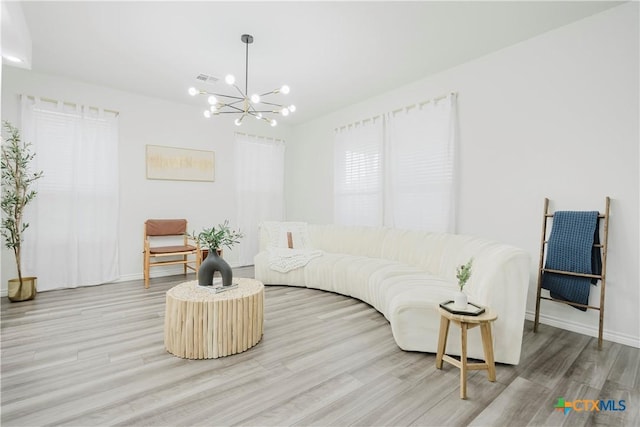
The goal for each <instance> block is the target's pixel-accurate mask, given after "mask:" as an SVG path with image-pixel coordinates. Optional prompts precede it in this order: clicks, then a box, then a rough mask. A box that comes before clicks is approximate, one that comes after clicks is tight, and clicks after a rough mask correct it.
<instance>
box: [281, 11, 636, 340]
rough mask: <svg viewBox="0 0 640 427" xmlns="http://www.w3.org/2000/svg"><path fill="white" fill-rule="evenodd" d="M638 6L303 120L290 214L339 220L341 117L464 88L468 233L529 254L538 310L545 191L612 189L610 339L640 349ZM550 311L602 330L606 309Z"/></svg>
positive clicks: (571, 200)
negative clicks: (336, 155)
mask: <svg viewBox="0 0 640 427" xmlns="http://www.w3.org/2000/svg"><path fill="white" fill-rule="evenodd" d="M638 7H639V5H638V3H636V2H633V3H628V4H625V5H622V6H619V7H616V8H613V9H610V10H608V11H605V12H603V13H600V14H598V15H595V16H592V17H590V18H587V19H584V20H582V21H579V22H576V23H574V24H571V25H568V26H565V27H562V28H560V29H557V30H554V31H552V32H549V33H546V34H543V35H541V36H538V37H536V38H533V39H530V40H528V41H525V42H522V43H519V44H517V45H514V46H512V47H509V48H507V49H504V50H501V51H499V52H496V53H493V54H491V55H487V56H485V57H483V58H480V59H478V60H475V61H473V62H469V63H467V64H464V65H461V66H459V67H456V68H454V69H450V70H448V71H446V72H443V73H441V74H439V75H436V76H433V77H428V78H425V79H423V80H420V81H417V82H415V83H413V84H411V85H408V86H404V87H401V88H398V89H397V90H395V91H392V92H389V93H385V94H382V95H380V96H378V97H376V98H373V99H370V100H368V101H366V102H363V103H361V104H358V105H354V106H351V107H349V108H345V109H343V110H340V111H337V112H335V113H332V114H330V115H328V116H325V117H322V118H319V119H317V120H315V121H313V122H310V123H307V124H304V125H301V126H297V127H296V128H294V129H293V133H294V135H293V139H294V140H295V141H296V143H295V144H294V145H291V146H290V147H289V151H288V155H287V170H286V172H287V181H286V182H287V186H286V189H285V190H286V197H287V217H288V219H291V220H305V221H309V222H314V223H330V222H332V221H333V172H332V164H333V129H334V128H335V127H337V126H340V125H344V124H347V123H351V122H353V121H356V120H359V119H363V118H366V117H370V116H371V115H373V114H377V113H381V112H386V111H390V110H393V109H395V108H399V107H402V106H405V105H409V104H412V103H415V102H419V101H423V100H427V99H430V98H432V97H436V96H439V95H442V94H445V93H447V92H450V91H456V92H458V106H459V125H460V147H459V161H460V164H459V166H460V168H459V170H460V174H459V179H460V181H459V182H460V184H459V189H460V193H459V215H458V232H460V233H465V234H475V235H481V236H485V237H490V238H493V239H495V240H499V241H503V242H506V243H509V244H513V245H516V246H519V247H521V248H523V249H525V250H527V251H529V252H530V254H531V280H530V284H529V298H528V303H527V310H528V317H529V318H531V317H532V314H533V312H534V310H535V289H536V281H537V271H536V270H537V264H538V258H539V251H540V247H539V244H540V233H541V226H542V209H543V200H544V198H545V197H549V198H550V199H551V209H552V210H602V209H603V208H604V202H605V196H610V197H611V198H612V205H611V224H610V235H609V243H610V249H609V260H608V270H607V276H608V277H607V294H606V305H605V307H606V309H605V323H604V328H605V338H606V339H609V340H613V341H617V342H621V343H624V344H628V345H633V346H636V347H639V346H640V316H639V313H640V310H638V306H639V305H640V286H639V285H638V283H639V276H640V275H639V271H638V265H639V262H638V261H639V255H640V253H639V249H638V246H639V227H638V218H639V216H640V215H639V210H638V198H639V189H640V187H639V175H638V166H639V162H638V160H639V158H638V157H639V153H638V141H639V138H640V135H639V131H638V126H639V122H638V117H639V108H638V98H639V85H638V76H639V68H638V62H639V53H638V50H639V46H638V39H639V34H638ZM443 42H446V41H443ZM418 54H419V53H418ZM592 289H593V288H592ZM598 289H599V287H598ZM597 302H598V291H596V292H592V295H591V303H592V304H593V305H598V304H597ZM541 312H542V321H543V322H544V323H548V324H552V325H554V326H559V327H563V328H567V329H570V330H574V331H577V332H581V333H585V334H589V335H597V325H598V312H597V311H595V310H590V311H588V312H587V313H583V312H580V311H578V310H576V309H573V308H571V307H567V306H564V305H561V304H557V303H550V302H543V306H542V311H541Z"/></svg>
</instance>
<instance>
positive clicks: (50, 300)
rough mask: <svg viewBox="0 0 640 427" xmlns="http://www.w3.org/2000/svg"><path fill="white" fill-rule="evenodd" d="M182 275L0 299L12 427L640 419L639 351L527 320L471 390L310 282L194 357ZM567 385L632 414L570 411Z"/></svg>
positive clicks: (449, 370) (271, 300)
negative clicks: (174, 349) (170, 321)
mask: <svg viewBox="0 0 640 427" xmlns="http://www.w3.org/2000/svg"><path fill="white" fill-rule="evenodd" d="M235 274H236V275H237V276H245V277H251V275H252V274H253V271H252V269H250V268H248V269H239V270H236V271H235ZM191 279H193V276H189V280H191ZM184 280H185V278H184V276H174V277H166V278H158V279H152V280H151V287H150V289H144V288H143V284H142V280H139V281H132V282H126V283H116V284H109V285H102V286H96V287H89V288H79V289H72V290H60V291H51V292H43V293H41V294H38V296H37V298H36V299H35V300H34V301H28V302H22V303H9V302H8V301H7V299H6V298H3V299H2V305H1V310H2V316H1V321H2V329H1V332H2V336H1V342H0V343H1V345H2V349H1V371H0V373H1V381H2V397H1V399H2V407H1V410H2V416H1V421H2V426H44V425H56V426H58V425H65V426H66V425H73V426H97V425H122V426H133V425H141V426H142V425H149V426H151V425H153V426H156V425H157V426H191V425H204V426H213V425H216V426H217V425H252V426H258V425H265V426H267V425H338V426H343V425H361V426H365V425H394V426H404V425H479V426H501V425H504V426H520V425H522V426H524V425H567V426H575V425H610V426H621V425H628V426H633V425H640V350H638V349H635V348H632V347H627V346H623V345H620V344H615V343H611V342H606V341H605V343H604V348H603V350H602V351H598V350H597V339H595V338H591V337H587V336H583V335H579V334H575V333H572V332H567V331H563V330H560V329H556V328H552V327H549V326H546V325H541V327H540V330H539V332H538V333H537V334H533V333H532V325H531V323H530V322H526V324H525V327H524V332H525V333H524V342H523V356H522V359H521V363H520V364H519V365H518V366H510V365H502V364H498V365H497V381H496V382H495V383H490V382H488V381H487V379H486V372H479V371H476V372H471V373H470V375H469V380H468V390H467V393H468V399H467V400H464V401H463V400H460V399H459V398H458V393H459V388H458V387H459V371H458V369H456V368H454V367H452V366H451V365H448V364H445V365H444V368H443V369H442V370H437V369H435V355H433V354H428V353H416V352H405V351H402V350H400V349H399V348H398V347H397V346H396V344H395V342H394V340H393V337H392V335H391V329H390V327H389V324H388V322H387V321H386V320H385V318H384V317H383V316H382V315H381V314H380V313H378V312H377V311H376V310H375V309H373V308H371V307H370V306H368V305H366V304H364V303H362V302H360V301H357V300H355V299H352V298H349V297H345V296H342V295H336V294H332V293H328V292H323V291H319V290H313V289H306V288H295V287H282V286H269V287H267V289H266V293H265V295H266V300H265V330H264V337H263V339H262V341H261V342H260V343H259V344H258V345H257V346H255V347H253V348H251V349H249V350H248V351H246V352H244V353H240V354H237V355H233V356H229V357H224V358H220V359H211V360H183V359H180V358H177V357H175V356H173V355H171V354H169V353H167V352H166V351H165V350H164V346H163V319H164V304H165V292H166V291H167V290H168V289H170V288H171V287H173V286H175V285H176V284H178V283H180V282H182V281H184ZM470 333H477V331H476V330H473V331H471V332H470ZM559 397H563V398H564V399H565V400H566V401H574V400H578V399H588V400H600V399H604V400H609V399H612V400H615V401H616V403H617V402H618V401H619V400H624V401H625V406H626V410H624V411H600V412H592V411H582V412H578V411H575V410H574V411H571V412H569V413H568V414H567V415H565V414H563V413H562V412H560V411H556V410H555V409H554V405H555V404H556V402H557V400H558V398H559ZM616 407H619V406H616Z"/></svg>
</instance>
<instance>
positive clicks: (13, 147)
mask: <svg viewBox="0 0 640 427" xmlns="http://www.w3.org/2000/svg"><path fill="white" fill-rule="evenodd" d="M3 129H4V131H5V132H6V133H7V137H6V138H4V141H3V144H2V161H1V166H2V197H1V198H0V204H1V206H2V213H3V218H2V226H1V228H0V231H1V233H2V237H4V239H5V246H6V247H7V249H11V250H12V251H13V254H14V256H15V260H16V267H17V270H18V278H17V279H10V280H9V283H8V297H9V300H10V301H26V300H30V299H33V298H35V296H36V278H35V277H23V276H22V262H21V260H22V258H21V254H22V251H21V249H22V241H23V233H24V231H25V230H26V229H27V227H29V224H28V223H26V222H24V209H25V207H26V206H27V205H28V204H29V202H31V201H32V200H33V199H34V198H35V197H36V194H37V193H36V191H35V190H33V189H32V188H31V186H32V184H33V183H34V182H35V181H36V180H38V179H39V178H41V177H42V171H40V172H31V171H30V169H29V164H30V163H31V161H32V160H33V158H34V157H35V153H32V152H31V150H30V148H29V147H30V146H31V144H28V143H25V142H23V141H22V139H21V137H20V131H19V130H18V129H17V128H16V127H14V126H13V125H12V124H11V123H10V122H8V121H6V120H5V121H4V122H3Z"/></svg>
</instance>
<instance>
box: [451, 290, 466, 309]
mask: <svg viewBox="0 0 640 427" xmlns="http://www.w3.org/2000/svg"><path fill="white" fill-rule="evenodd" d="M468 303H469V300H468V298H467V294H465V293H464V292H462V291H458V292H456V293H455V294H454V295H453V307H454V308H457V309H458V310H464V309H466V308H467V304H468Z"/></svg>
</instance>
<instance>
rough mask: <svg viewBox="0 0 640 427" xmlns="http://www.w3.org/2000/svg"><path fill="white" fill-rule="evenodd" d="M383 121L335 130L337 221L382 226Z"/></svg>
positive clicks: (368, 122)
mask: <svg viewBox="0 0 640 427" xmlns="http://www.w3.org/2000/svg"><path fill="white" fill-rule="evenodd" d="M383 129H384V128H383V118H382V117H376V118H373V119H371V120H366V121H362V122H358V123H355V124H353V125H349V126H345V127H342V128H339V129H336V134H335V161H334V168H335V169H334V220H335V222H336V224H342V225H369V226H376V225H382V218H383V215H382V195H383V179H382V178H383V135H384V132H383Z"/></svg>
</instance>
